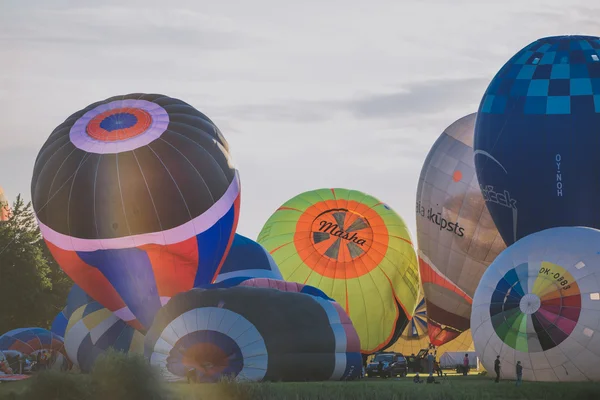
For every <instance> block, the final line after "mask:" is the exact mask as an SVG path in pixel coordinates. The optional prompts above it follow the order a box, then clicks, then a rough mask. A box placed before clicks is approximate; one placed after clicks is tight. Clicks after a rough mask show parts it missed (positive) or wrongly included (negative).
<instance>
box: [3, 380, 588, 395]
mask: <svg viewBox="0 0 600 400" xmlns="http://www.w3.org/2000/svg"><path fill="white" fill-rule="evenodd" d="M69 375H73V374H69ZM73 378H75V379H76V380H81V381H84V380H86V379H87V378H88V376H86V375H75V376H73ZM31 382H33V381H23V382H14V383H3V384H0V399H25V400H27V399H29V398H32V399H33V398H37V399H40V397H37V396H38V395H35V394H28V392H27V389H28V386H30V385H31ZM116 384H118V383H116ZM11 392H12V393H14V394H11ZM50 392H51V391H47V392H45V394H46V395H45V396H43V397H41V398H43V399H44V400H51V399H52V400H53V399H55V398H56V399H60V400H67V399H70V398H76V397H73V396H74V395H75V393H74V392H73V391H72V390H70V389H69V388H66V387H65V388H64V391H62V390H59V391H58V392H57V393H56V394H54V395H51V394H50ZM61 392H62V393H61ZM51 396H55V397H51ZM132 396H135V395H134V394H133V393H132V392H131V391H129V392H127V393H124V392H123V393H121V395H119V394H118V393H117V394H115V395H113V396H111V397H109V398H108V397H107V398H106V400H120V399H121V398H123V399H134V398H137V397H132ZM103 397H104V396H103ZM77 398H79V399H81V398H82V397H77ZM90 398H94V399H95V397H94V396H93V395H92V397H90ZM140 398H142V397H140ZM143 398H144V399H145V398H146V397H143ZM157 398H160V399H171V400H188V399H189V400H192V399H193V400H196V399H198V400H200V399H202V400H213V399H214V400H238V399H240V400H246V399H278V400H286V399H289V400H292V399H293V400H301V399H323V400H325V399H332V400H337V399H340V400H341V399H385V400H388V399H390V400H391V399H418V400H442V399H443V400H454V399H456V400H459V399H461V400H462V399H464V400H469V399H473V400H486V399H497V400H505V399H506V400H509V399H548V400H570V399H573V400H588V399H589V400H598V399H600V383H530V382H523V385H522V386H521V387H518V388H517V387H515V385H514V382H509V381H504V382H500V383H498V384H496V383H494V382H493V380H492V379H491V378H490V377H482V376H477V375H470V376H467V377H463V376H449V377H448V379H447V380H446V381H443V382H442V383H440V384H425V383H423V384H414V383H412V379H411V378H410V377H408V378H402V379H398V380H393V379H378V378H373V379H364V380H361V381H357V382H322V383H321V382H319V383H252V384H235V383H231V382H222V383H218V384H192V385H188V384H185V383H179V384H170V385H168V386H167V391H166V393H165V394H164V395H163V396H161V397H157Z"/></svg>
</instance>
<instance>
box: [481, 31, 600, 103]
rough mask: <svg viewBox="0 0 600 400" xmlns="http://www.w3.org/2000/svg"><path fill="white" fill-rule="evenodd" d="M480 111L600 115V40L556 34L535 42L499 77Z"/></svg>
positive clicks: (512, 61) (492, 83)
mask: <svg viewBox="0 0 600 400" xmlns="http://www.w3.org/2000/svg"><path fill="white" fill-rule="evenodd" d="M479 112H481V113H488V114H504V113H520V114H581V113H600V38H598V37H591V36H555V37H548V38H544V39H540V40H537V41H535V42H533V43H532V44H530V45H529V46H527V47H525V48H524V49H522V50H521V51H519V52H518V53H517V54H516V55H515V56H514V57H513V58H511V59H510V60H509V61H508V62H507V63H506V64H505V65H504V66H503V67H502V69H501V70H500V72H498V74H497V75H496V76H495V77H494V79H493V80H492V82H491V83H490V85H489V86H488V89H487V91H486V93H485V95H484V96H483V100H482V102H481V105H480V109H479Z"/></svg>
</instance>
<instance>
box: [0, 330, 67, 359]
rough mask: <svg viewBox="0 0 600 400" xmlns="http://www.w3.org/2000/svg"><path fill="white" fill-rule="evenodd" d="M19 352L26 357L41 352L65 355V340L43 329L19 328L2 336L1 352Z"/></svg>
mask: <svg viewBox="0 0 600 400" xmlns="http://www.w3.org/2000/svg"><path fill="white" fill-rule="evenodd" d="M11 350H14V351H18V352H20V353H23V354H26V355H33V354H37V353H38V352H40V351H58V352H61V353H63V354H65V349H64V342H63V338H62V337H60V336H58V335H56V334H54V333H52V332H50V331H49V330H47V329H42V328H19V329H13V330H12V331H9V332H6V333H5V334H4V335H2V336H0V351H3V352H8V351H11Z"/></svg>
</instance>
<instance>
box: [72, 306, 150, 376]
mask: <svg viewBox="0 0 600 400" xmlns="http://www.w3.org/2000/svg"><path fill="white" fill-rule="evenodd" d="M109 348H112V349H114V350H116V351H120V352H123V353H135V354H143V352H144V335H143V334H142V333H141V332H139V331H137V330H136V329H134V328H133V327H131V326H129V325H127V324H126V323H125V322H124V321H123V320H122V319H120V318H118V317H117V316H116V315H114V314H113V313H112V312H110V311H109V310H108V309H106V308H104V307H102V305H101V304H100V303H98V302H95V301H92V302H90V303H88V304H85V305H83V306H81V307H79V308H77V309H76V310H74V311H73V313H72V314H71V315H70V317H69V320H68V324H67V328H66V333H65V349H66V351H67V354H68V356H69V358H70V359H71V361H72V362H73V364H75V365H77V366H78V367H79V369H80V370H81V371H82V372H90V371H91V370H92V367H93V365H94V362H95V361H96V360H97V359H98V357H100V356H102V355H103V354H105V353H106V351H107V350H108V349H109Z"/></svg>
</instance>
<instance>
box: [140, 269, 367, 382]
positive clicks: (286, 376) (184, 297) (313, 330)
mask: <svg viewBox="0 0 600 400" xmlns="http://www.w3.org/2000/svg"><path fill="white" fill-rule="evenodd" d="M231 281H232V280H229V281H225V282H222V283H221V284H217V285H216V286H220V287H216V288H213V289H199V288H196V289H193V290H191V291H189V292H186V293H182V294H179V295H177V296H175V297H174V298H172V299H171V300H170V301H169V303H167V305H166V306H165V307H164V308H163V309H161V310H160V311H159V313H158V315H157V317H156V319H155V323H154V325H153V326H152V328H151V329H150V331H149V332H148V334H147V336H146V341H145V354H146V357H147V358H149V359H150V363H151V364H152V365H156V366H158V367H159V368H160V369H161V370H162V372H163V376H164V377H165V378H166V379H167V380H170V381H177V380H183V379H185V378H186V375H187V373H188V371H189V369H191V368H195V369H196V374H197V376H198V378H199V379H200V380H201V381H203V382H214V381H217V380H218V379H220V378H222V377H224V376H229V377H231V378H235V379H237V380H250V381H261V380H274V381H305V380H309V381H315V380H317V381H318V380H340V379H348V378H356V377H358V376H359V375H360V370H361V363H362V360H361V355H360V352H359V351H360V344H359V341H358V335H357V334H356V331H355V330H354V328H353V326H352V323H351V322H350V319H349V318H348V316H347V315H346V313H345V312H344V311H343V309H342V308H341V307H340V306H339V305H338V304H337V303H335V302H334V301H333V300H331V299H329V298H328V297H327V296H326V295H325V294H324V293H323V292H321V291H319V290H318V289H315V288H311V287H308V286H305V285H300V284H296V283H292V282H284V281H279V280H272V279H266V278H255V279H250V280H245V281H243V282H242V283H240V284H239V286H229V287H225V286H227V285H228V282H231Z"/></svg>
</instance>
